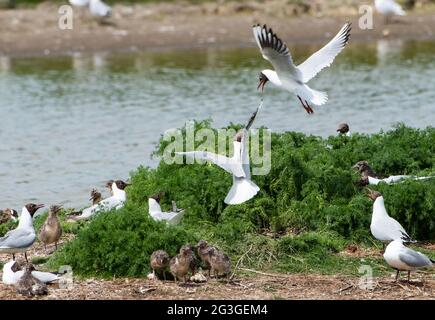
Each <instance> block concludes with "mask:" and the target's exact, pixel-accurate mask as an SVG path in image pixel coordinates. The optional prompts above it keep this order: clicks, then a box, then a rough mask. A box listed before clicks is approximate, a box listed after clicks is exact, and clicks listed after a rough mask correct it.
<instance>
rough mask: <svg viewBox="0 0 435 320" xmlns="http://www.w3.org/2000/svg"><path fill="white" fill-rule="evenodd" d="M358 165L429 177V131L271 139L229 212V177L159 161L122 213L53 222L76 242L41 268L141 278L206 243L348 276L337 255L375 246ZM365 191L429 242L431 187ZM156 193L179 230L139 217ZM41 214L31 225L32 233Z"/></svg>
mask: <svg viewBox="0 0 435 320" xmlns="http://www.w3.org/2000/svg"><path fill="white" fill-rule="evenodd" d="M210 127H211V126H210V123H209V122H207V121H204V122H197V123H195V130H196V131H197V130H200V129H201V128H210ZM230 127H231V128H234V129H238V128H240V126H236V125H231V126H230ZM183 133H184V134H185V132H184V131H183ZM167 144H168V142H166V141H163V140H161V141H160V143H159V145H158V146H157V148H156V151H155V155H157V156H159V155H162V152H163V149H164V148H165V147H166V146H167ZM359 160H367V161H368V162H369V163H370V164H371V165H372V166H373V168H374V169H375V170H376V171H377V172H378V173H382V174H385V175H391V174H413V175H419V176H422V175H430V174H434V172H433V169H434V163H435V128H427V129H425V130H417V129H411V128H408V127H405V126H403V125H398V126H396V127H395V128H394V129H393V130H391V131H389V132H381V133H379V134H374V135H362V134H354V135H352V136H351V137H345V136H339V137H329V138H327V139H322V138H320V137H316V136H306V135H304V134H302V133H295V132H286V133H282V134H277V133H274V134H272V168H271V171H270V173H269V174H268V175H266V176H254V177H253V179H254V181H255V182H256V183H257V184H258V186H259V187H260V188H261V191H260V192H259V193H258V194H257V196H256V197H255V198H253V199H252V200H250V201H248V202H246V203H244V204H242V205H237V206H227V205H225V204H224V203H223V199H224V198H225V195H226V193H227V192H228V190H229V188H230V186H231V184H232V178H231V177H230V175H228V174H227V173H226V172H224V171H223V170H222V169H220V168H218V167H216V166H213V165H208V164H205V165H199V164H195V165H177V164H172V165H168V164H166V163H164V162H163V161H161V162H160V164H159V166H158V167H157V168H156V169H150V168H145V167H140V168H138V169H137V170H136V171H134V172H132V173H131V182H132V186H131V187H129V188H128V189H127V192H128V198H129V200H128V202H127V205H126V206H125V208H123V209H120V210H118V211H113V212H108V213H104V214H100V215H98V216H96V217H95V218H93V219H92V220H91V221H90V222H88V223H86V222H80V223H79V224H69V223H65V222H62V224H63V226H64V228H65V232H73V233H76V234H77V236H76V238H75V240H73V241H71V242H70V243H68V244H66V245H65V246H63V247H62V249H60V250H59V251H58V252H57V253H55V254H54V255H53V257H52V258H51V259H50V260H49V261H48V264H49V266H50V267H53V268H56V267H58V266H60V265H64V264H68V265H71V266H72V268H73V270H74V272H75V274H79V275H82V276H100V277H113V276H145V275H146V274H147V273H148V272H149V257H150V255H151V253H152V252H153V251H154V250H157V249H164V250H166V251H168V253H169V254H170V255H174V254H175V253H176V252H177V250H178V249H179V247H180V246H181V245H183V244H185V243H196V242H197V241H198V240H199V239H206V240H208V241H209V242H210V243H213V244H216V245H217V246H218V247H220V248H222V249H223V250H225V251H226V252H227V253H228V254H229V255H230V257H231V258H232V261H233V264H236V263H237V261H238V260H239V259H240V264H241V265H243V266H244V267H250V268H255V269H263V270H276V271H281V272H316V273H327V274H332V273H341V274H358V267H359V266H360V265H361V261H360V259H358V258H351V257H348V256H345V255H342V254H338V253H339V252H340V251H342V250H343V249H345V248H346V246H348V245H350V244H358V245H361V246H367V247H368V246H373V245H374V244H376V245H378V246H379V247H380V244H378V243H377V242H376V241H375V240H374V239H373V238H372V236H371V235H370V230H369V225H370V218H371V212H372V201H371V200H370V199H369V198H367V197H366V196H365V195H364V188H362V187H359V186H358V185H357V183H356V182H357V181H358V180H359V174H358V173H357V172H355V171H354V170H352V169H351V167H352V166H353V165H354V164H355V163H356V162H357V161H359ZM373 189H376V190H379V191H380V192H381V193H382V194H383V195H384V197H385V201H386V207H387V210H388V212H389V213H390V215H391V216H393V217H394V218H396V219H397V220H398V221H400V222H401V223H402V225H403V226H404V227H405V228H406V229H407V230H408V231H409V232H410V234H411V236H413V237H414V238H417V239H419V240H427V241H430V240H432V241H433V240H434V239H435V202H434V201H433V199H435V179H430V180H426V181H411V180H408V181H405V182H403V183H398V184H395V185H389V186H388V185H385V184H381V185H378V186H376V187H373ZM157 192H165V197H164V198H163V199H162V207H163V209H164V210H168V209H170V207H171V201H172V200H175V201H177V205H178V207H180V208H186V209H187V211H186V215H185V216H184V218H183V220H182V223H181V224H180V225H179V226H177V227H169V226H167V225H166V224H164V223H163V222H155V221H153V220H152V219H151V218H150V217H149V215H148V196H150V195H152V194H154V193H157ZM64 215H65V212H63V213H62V214H61V219H62V221H63V220H64ZM45 216H46V214H44V215H42V216H40V217H39V218H38V219H36V223H35V225H36V226H37V228H39V227H40V225H41V224H42V221H43V220H44V219H45ZM1 227H2V228H6V227H3V226H1ZM9 227H13V224H11V225H10V226H9ZM366 263H369V264H370V265H372V266H373V267H374V272H375V274H379V273H382V272H385V271H387V270H389V269H388V267H387V266H386V265H385V263H384V262H383V259H382V257H381V256H374V257H371V258H369V259H366Z"/></svg>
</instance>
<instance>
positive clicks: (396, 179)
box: [368, 175, 433, 185]
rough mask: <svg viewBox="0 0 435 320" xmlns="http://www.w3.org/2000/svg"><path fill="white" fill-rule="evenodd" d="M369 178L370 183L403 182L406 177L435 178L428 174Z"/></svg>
mask: <svg viewBox="0 0 435 320" xmlns="http://www.w3.org/2000/svg"><path fill="white" fill-rule="evenodd" d="M368 178H369V184H370V185H378V184H379V183H381V182H385V183H386V184H391V183H397V182H403V181H404V180H406V179H412V180H419V181H421V180H427V179H431V178H433V176H427V177H415V176H409V175H398V176H389V177H388V178H384V179H377V178H373V177H368Z"/></svg>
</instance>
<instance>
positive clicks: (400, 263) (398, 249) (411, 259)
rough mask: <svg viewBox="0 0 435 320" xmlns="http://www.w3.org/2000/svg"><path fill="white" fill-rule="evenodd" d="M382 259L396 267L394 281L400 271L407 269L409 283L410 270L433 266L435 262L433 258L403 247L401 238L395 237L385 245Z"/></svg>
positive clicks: (397, 278)
mask: <svg viewBox="0 0 435 320" xmlns="http://www.w3.org/2000/svg"><path fill="white" fill-rule="evenodd" d="M384 259H385V261H386V262H387V263H388V265H389V266H390V267H392V268H393V269H396V271H397V273H396V282H397V281H398V280H399V275H400V272H401V271H408V283H409V282H410V278H411V271H415V270H417V269H420V268H426V267H433V266H434V264H435V260H433V259H430V258H429V257H427V256H426V255H424V254H423V253H421V252H418V251H414V250H412V249H410V248H407V247H405V246H404V245H403V240H402V239H396V240H394V241H392V242H391V243H390V244H389V245H388V246H387V248H386V249H385V253H384Z"/></svg>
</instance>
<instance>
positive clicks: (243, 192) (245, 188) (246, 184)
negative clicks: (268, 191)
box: [224, 178, 260, 205]
mask: <svg viewBox="0 0 435 320" xmlns="http://www.w3.org/2000/svg"><path fill="white" fill-rule="evenodd" d="M258 191H260V188H259V187H258V186H257V185H256V184H255V183H254V182H252V181H251V180H249V179H246V178H234V180H233V186H232V187H231V189H230V191H229V192H228V194H227V196H226V197H225V200H224V202H225V203H226V204H231V205H235V204H242V203H244V202H246V201H248V200H250V199H252V198H253V197H254V196H255V195H256V194H257V193H258Z"/></svg>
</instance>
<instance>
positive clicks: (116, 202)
mask: <svg viewBox="0 0 435 320" xmlns="http://www.w3.org/2000/svg"><path fill="white" fill-rule="evenodd" d="M129 185H130V184H128V183H125V182H124V181H122V180H116V181H114V182H113V183H112V193H113V195H112V196H111V197H109V198H106V199H104V200H101V201H100V202H98V203H97V204H94V205H93V206H91V207H89V208H86V209H84V210H83V211H82V212H81V214H80V215H78V216H74V215H70V216H68V221H69V222H73V221H79V220H88V219H90V218H91V217H92V216H94V215H95V214H97V213H99V212H103V211H109V210H112V209H120V208H122V207H123V206H124V204H125V201H127V193H126V192H125V188H127V187H128V186H129Z"/></svg>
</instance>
